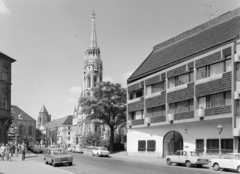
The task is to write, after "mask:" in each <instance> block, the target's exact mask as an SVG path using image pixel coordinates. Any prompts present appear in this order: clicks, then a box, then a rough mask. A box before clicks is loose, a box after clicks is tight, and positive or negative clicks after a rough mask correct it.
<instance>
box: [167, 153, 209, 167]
mask: <svg viewBox="0 0 240 174" xmlns="http://www.w3.org/2000/svg"><path fill="white" fill-rule="evenodd" d="M166 162H167V165H171V164H172V163H177V164H185V165H186V166H187V167H191V166H192V165H196V166H197V167H202V166H203V165H207V164H208V163H209V160H208V159H207V158H202V157H201V156H200V154H199V153H198V152H194V151H185V150H178V151H176V153H175V154H174V155H171V156H166Z"/></svg>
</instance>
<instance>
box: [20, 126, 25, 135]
mask: <svg viewBox="0 0 240 174" xmlns="http://www.w3.org/2000/svg"><path fill="white" fill-rule="evenodd" d="M23 134H24V126H23V125H19V136H23Z"/></svg>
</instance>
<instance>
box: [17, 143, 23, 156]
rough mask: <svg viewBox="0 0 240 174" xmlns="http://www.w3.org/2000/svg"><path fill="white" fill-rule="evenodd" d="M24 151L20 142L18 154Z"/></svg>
mask: <svg viewBox="0 0 240 174" xmlns="http://www.w3.org/2000/svg"><path fill="white" fill-rule="evenodd" d="M21 153H22V149H21V144H18V154H21Z"/></svg>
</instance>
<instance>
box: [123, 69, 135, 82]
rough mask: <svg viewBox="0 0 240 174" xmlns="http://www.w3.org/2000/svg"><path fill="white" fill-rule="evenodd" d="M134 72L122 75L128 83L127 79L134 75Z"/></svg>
mask: <svg viewBox="0 0 240 174" xmlns="http://www.w3.org/2000/svg"><path fill="white" fill-rule="evenodd" d="M132 73H133V71H129V72H126V73H124V74H123V75H122V77H123V78H124V80H126V81H127V79H128V78H129V77H130V76H131V75H132Z"/></svg>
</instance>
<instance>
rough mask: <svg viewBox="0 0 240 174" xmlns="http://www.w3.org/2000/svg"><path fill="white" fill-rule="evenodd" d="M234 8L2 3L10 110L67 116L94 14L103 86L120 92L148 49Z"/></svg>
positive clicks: (67, 0) (210, 1) (192, 0)
mask: <svg viewBox="0 0 240 174" xmlns="http://www.w3.org/2000/svg"><path fill="white" fill-rule="evenodd" d="M239 7H240V1H239V0H201V1H197V0H164V1H163V0H21V1H20V0H0V52H2V53H4V54H6V55H8V56H10V57H11V58H13V59H15V60H16V62H14V63H13V64H12V96H11V103H12V105H17V106H18V107H20V108H21V109H22V110H24V111H25V112H26V113H28V114H29V115H30V116H31V117H33V118H34V119H37V117H38V115H39V111H40V110H41V108H42V106H43V105H45V107H46V109H47V111H48V113H49V114H51V115H52V119H57V118H60V117H63V116H65V115H72V114H73V111H74V107H75V104H76V103H77V101H78V98H79V96H80V86H81V83H82V68H83V58H84V52H85V51H86V49H87V47H88V45H89V43H90V37H91V13H92V11H93V9H94V11H95V13H96V30H97V41H98V46H99V47H100V50H101V59H102V60H103V80H104V81H111V82H113V83H120V84H122V86H123V87H126V82H127V78H128V77H129V76H130V75H131V74H132V73H133V72H134V71H135V70H136V69H137V68H138V66H140V64H141V63H142V62H143V61H144V60H145V59H146V58H147V56H148V55H149V54H150V53H151V51H152V49H153V46H154V45H157V44H159V43H161V42H163V41H165V40H167V39H170V38H172V37H174V36H176V35H178V34H180V33H182V32H184V31H186V30H189V29H191V28H194V27H196V26H198V25H200V24H202V23H205V22H207V21H209V20H210V19H211V18H215V17H217V16H219V15H221V14H223V13H226V12H228V11H232V10H234V9H236V8H239Z"/></svg>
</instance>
